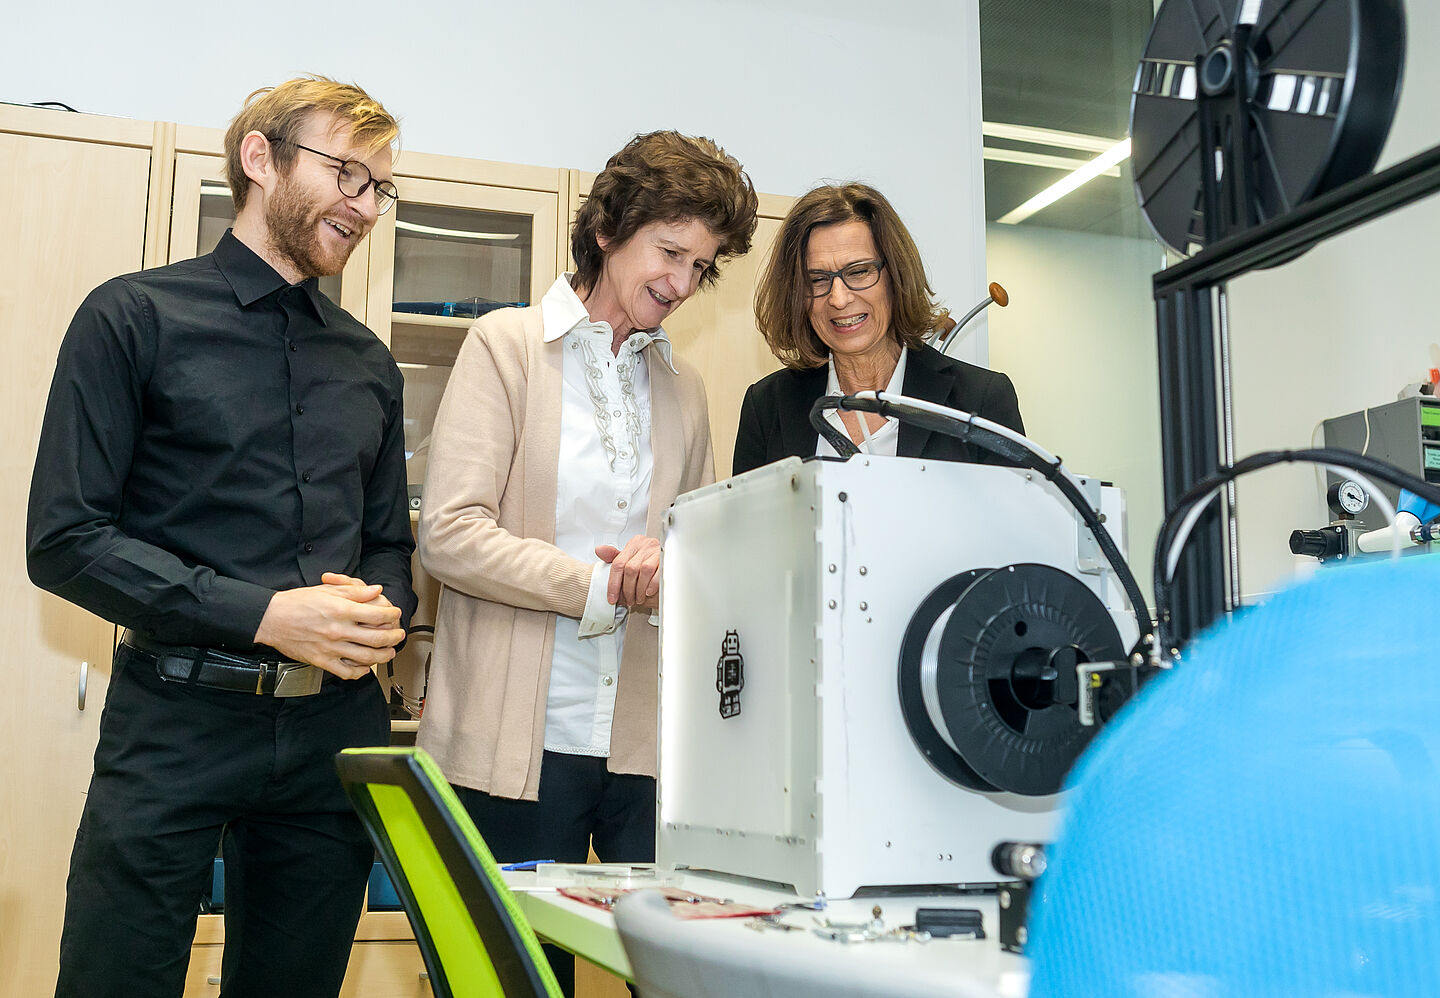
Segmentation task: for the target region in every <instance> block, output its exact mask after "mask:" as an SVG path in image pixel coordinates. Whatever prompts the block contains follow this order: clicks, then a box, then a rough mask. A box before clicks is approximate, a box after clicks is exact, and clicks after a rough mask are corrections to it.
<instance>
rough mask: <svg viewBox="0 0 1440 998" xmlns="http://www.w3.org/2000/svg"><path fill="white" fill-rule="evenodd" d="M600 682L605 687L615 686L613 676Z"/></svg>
mask: <svg viewBox="0 0 1440 998" xmlns="http://www.w3.org/2000/svg"><path fill="white" fill-rule="evenodd" d="M600 681H601V682H602V683H604V684H605V685H606V686H614V685H615V677H614V676H606V677H605V678H604V679H602V680H600Z"/></svg>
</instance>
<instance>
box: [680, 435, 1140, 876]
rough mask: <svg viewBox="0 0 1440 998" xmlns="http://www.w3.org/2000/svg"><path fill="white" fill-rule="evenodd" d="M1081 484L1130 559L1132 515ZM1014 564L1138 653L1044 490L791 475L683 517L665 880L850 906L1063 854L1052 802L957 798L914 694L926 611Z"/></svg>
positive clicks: (866, 459)
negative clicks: (688, 879) (961, 582)
mask: <svg viewBox="0 0 1440 998" xmlns="http://www.w3.org/2000/svg"><path fill="white" fill-rule="evenodd" d="M1081 483H1082V486H1083V487H1084V489H1085V491H1086V493H1087V496H1089V497H1090V498H1091V499H1092V503H1093V505H1094V506H1095V507H1096V508H1098V509H1099V510H1100V511H1101V512H1102V514H1103V515H1104V516H1105V517H1106V523H1107V527H1108V528H1109V529H1110V530H1111V532H1112V534H1113V535H1114V536H1115V538H1116V542H1117V543H1118V544H1120V545H1122V547H1123V544H1124V529H1123V524H1124V498H1123V495H1122V493H1121V492H1120V491H1119V490H1118V489H1115V488H1111V487H1108V486H1107V487H1103V488H1102V487H1101V486H1100V485H1099V483H1098V482H1095V481H1094V480H1086V479H1081ZM1017 563H1038V564H1043V565H1050V566H1054V567H1055V568H1058V569H1060V570H1062V571H1064V572H1067V573H1070V574H1072V575H1074V576H1075V577H1076V578H1079V579H1080V580H1082V581H1083V582H1084V584H1085V585H1086V586H1088V587H1089V588H1090V589H1091V590H1092V591H1093V592H1094V593H1095V594H1096V596H1098V597H1099V598H1100V600H1101V601H1102V602H1103V603H1104V605H1105V607H1106V608H1108V609H1109V610H1110V611H1111V614H1110V615H1111V617H1112V618H1113V619H1114V621H1115V623H1116V626H1117V627H1118V628H1119V630H1120V634H1121V636H1122V637H1123V638H1124V640H1125V641H1126V643H1127V645H1128V644H1129V643H1130V642H1132V641H1133V640H1134V638H1135V636H1136V628H1135V624H1134V622H1133V618H1132V617H1131V616H1130V614H1129V613H1128V611H1124V610H1122V609H1121V608H1123V607H1124V606H1125V601H1124V596H1123V591H1122V589H1121V587H1120V585H1119V583H1118V581H1117V580H1116V578H1115V575H1114V573H1113V571H1111V569H1110V567H1109V566H1108V564H1106V563H1105V562H1104V561H1103V560H1102V558H1101V556H1100V553H1099V549H1098V547H1097V546H1096V544H1095V540H1094V538H1093V536H1092V535H1091V534H1090V532H1089V530H1088V529H1086V528H1085V527H1084V525H1083V524H1082V523H1081V522H1080V521H1079V520H1078V518H1077V516H1076V514H1075V512H1074V510H1073V508H1072V507H1071V506H1070V505H1069V504H1068V503H1067V502H1066V501H1065V500H1064V499H1063V498H1062V497H1061V495H1060V493H1059V491H1058V490H1057V489H1056V488H1055V487H1054V486H1053V485H1051V484H1050V483H1048V482H1046V481H1045V480H1044V479H1043V478H1042V477H1040V476H1038V475H1035V474H1033V473H1030V472H1025V471H1020V470H1015V469H1010V468H999V467H991V466H981V465H969V464H954V463H946V462H938V461H929V462H927V461H923V460H919V459H912V458H893V457H871V456H865V455H860V456H857V457H855V458H853V459H852V460H850V461H845V462H841V461H831V460H807V461H803V462H802V461H801V460H799V459H796V458H789V459H786V460H784V461H780V462H777V463H776V464H772V465H769V466H766V467H764V468H760V469H756V470H755V471H752V472H749V473H748V474H745V475H741V476H738V477H736V478H732V479H729V480H727V481H723V482H718V483H716V484H714V485H711V486H707V487H706V488H703V489H698V490H696V491H694V492H691V493H689V494H687V495H683V496H681V497H680V498H679V499H677V500H676V502H675V505H674V507H673V508H672V509H671V510H670V511H669V512H668V513H667V515H666V535H665V561H664V572H663V585H662V594H661V599H662V609H663V612H662V616H661V634H660V643H661V692H660V779H659V791H658V793H659V807H658V810H657V824H658V860H659V862H660V863H661V864H662V865H673V866H683V867H690V868H698V869H708V870H715V871H720V872H725V873H731V874H738V875H742V876H747V877H753V878H758V879H762V880H767V881H774V882H778V883H782V884H789V885H792V886H793V887H794V889H795V890H796V891H797V892H798V893H799V894H801V895H811V894H814V893H816V892H824V893H825V894H827V895H829V896H831V897H849V896H851V895H852V894H853V893H854V892H855V891H856V889H858V888H860V887H863V886H896V885H909V884H955V883H960V884H979V883H993V882H994V881H995V880H996V879H997V877H996V874H995V873H994V872H993V870H992V869H991V867H990V862H989V857H990V853H991V850H992V848H993V847H994V845H995V844H996V843H997V842H1000V841H1004V840H1019V841H1045V840H1048V839H1050V838H1051V837H1052V829H1053V826H1054V822H1055V818H1056V810H1057V807H1058V804H1059V799H1058V797H1057V796H1054V795H1052V796H1045V797H1026V796H1020V795H1016V794H1010V793H979V792H976V791H973V790H969V789H967V788H964V787H961V786H958V785H957V784H956V783H954V782H952V781H951V780H949V779H947V778H946V777H944V776H942V775H941V774H940V772H938V771H937V769H936V768H934V767H933V766H931V765H930V764H929V762H927V760H926V759H925V757H924V755H923V754H922V753H921V752H920V751H919V749H918V748H917V745H916V743H915V740H914V739H913V738H912V737H911V735H910V732H909V730H908V729H907V727H906V724H905V720H904V718H903V716H902V712H901V709H900V704H899V696H898V693H897V685H898V683H897V675H898V672H897V661H898V656H899V649H900V646H901V642H902V639H903V637H904V635H905V631H906V628H907V627H908V626H909V623H910V620H911V616H912V614H913V613H914V611H915V610H916V608H917V606H919V604H920V603H921V602H922V601H923V600H924V599H925V597H926V596H927V595H928V594H930V592H931V591H932V590H934V589H935V588H936V587H937V586H939V585H940V584H941V583H942V582H944V581H945V580H946V579H948V578H950V577H951V576H953V575H955V574H956V573H958V572H961V571H964V570H967V569H974V568H1000V567H1003V566H1007V565H1011V564H1017ZM727 634H729V635H730V643H729V645H728V646H727V643H726V638H727ZM737 644H738V647H737ZM727 649H728V650H727ZM736 654H738V658H739V659H740V663H741V665H740V668H739V669H738V670H737V669H736V662H735V657H736ZM727 665H728V667H729V673H728V674H727V673H726V668H727ZM740 674H743V685H742V686H739V688H738V689H736V686H737V680H738V679H739V678H740ZM727 696H728V702H729V705H728V706H726V705H725V704H726V698H727ZM737 704H738V707H739V710H738V712H736V711H735V709H734V708H735V707H736V706H737ZM722 709H723V710H724V711H726V712H728V713H729V714H730V716H725V714H724V713H722Z"/></svg>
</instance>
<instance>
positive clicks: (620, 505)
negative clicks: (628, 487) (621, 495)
mask: <svg viewBox="0 0 1440 998" xmlns="http://www.w3.org/2000/svg"><path fill="white" fill-rule="evenodd" d="M629 505H630V504H629V503H628V502H626V501H625V500H624V499H621V500H620V501H619V502H617V503H616V504H615V508H616V509H624V508H625V507H626V506H629Z"/></svg>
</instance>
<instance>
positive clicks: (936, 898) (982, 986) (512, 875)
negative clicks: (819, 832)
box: [505, 872, 1030, 998]
mask: <svg viewBox="0 0 1440 998" xmlns="http://www.w3.org/2000/svg"><path fill="white" fill-rule="evenodd" d="M505 882H506V883H507V884H509V885H510V888H511V890H513V891H514V892H515V896H516V899H517V900H518V902H519V904H520V909H521V911H523V912H524V914H525V917H526V918H527V919H529V921H530V925H531V926H532V927H533V928H534V930H535V932H536V934H537V935H539V936H542V937H543V938H544V939H545V940H546V941H547V942H552V943H554V944H556V945H557V946H560V947H562V948H564V949H566V950H569V951H570V952H572V953H575V954H577V955H579V956H583V957H584V958H585V959H587V960H589V961H590V962H591V963H595V964H598V965H599V966H601V967H604V968H605V969H607V970H609V971H611V972H612V973H615V974H617V975H619V976H621V977H624V978H627V979H629V978H630V977H631V972H630V962H629V961H628V960H627V959H626V957H625V951H624V949H623V948H622V947H621V944H620V934H619V932H618V931H616V928H615V916H614V915H612V914H611V913H610V912H609V911H606V910H604V909H602V908H597V907H595V906H594V905H588V904H581V903H580V902H578V901H572V900H571V899H569V898H566V897H563V896H562V895H560V894H558V893H557V892H556V889H555V887H554V886H545V887H540V886H537V884H536V874H535V873H532V872H507V873H506V874H505ZM557 886H565V885H557ZM575 886H581V885H580V884H576V885H575ZM584 886H593V885H591V884H586V885H584ZM671 886H678V887H680V888H681V889H683V890H685V891H688V892H691V893H694V894H706V895H710V896H713V897H722V898H728V899H732V900H735V901H738V902H741V903H743V904H748V905H754V906H756V907H774V906H776V905H780V904H784V903H787V902H795V901H800V900H803V899H801V898H797V897H796V896H795V895H794V894H793V893H791V892H790V891H788V890H779V889H776V888H774V887H771V886H767V885H765V884H762V883H759V882H757V881H753V880H746V879H744V878H739V877H727V876H723V875H720V874H703V875H702V874H698V873H684V874H683V875H682V877H681V881H680V883H679V884H678V885H673V884H672V885H671ZM876 905H879V906H880V908H881V919H882V920H883V921H884V923H885V926H886V927H887V928H892V927H895V926H899V925H911V924H913V923H914V921H915V909H916V908H917V907H957V908H978V909H979V910H980V913H981V917H982V919H983V920H984V927H985V938H984V939H978V940H977V939H934V940H931V941H930V942H928V943H918V942H891V941H876V942H861V943H841V942H835V941H832V940H828V939H822V938H820V937H819V936H817V935H815V934H814V933H813V932H810V931H808V927H809V926H811V925H813V924H814V923H813V921H812V918H813V917H814V915H813V913H810V912H792V913H790V914H788V915H787V916H786V918H785V920H786V921H787V922H789V923H791V924H795V925H805V926H807V930H806V931H804V932H782V931H777V930H771V929H767V930H765V931H763V932H757V931H755V930H754V929H751V928H747V927H746V926H745V924H744V923H745V922H746V921H747V920H746V919H744V918H720V919H706V920H702V921H699V922H696V923H695V924H696V925H697V926H702V928H698V929H697V931H703V932H706V933H711V932H713V933H739V934H740V935H742V936H743V937H744V938H745V940H746V945H747V946H756V947H761V946H775V947H785V948H786V949H787V951H788V952H799V951H800V948H802V947H805V948H810V949H812V950H814V951H816V952H819V953H823V954H824V956H825V957H826V958H827V959H837V960H854V961H866V962H868V963H870V964H871V965H873V966H880V967H887V968H888V967H893V968H894V972H895V975H896V979H897V980H907V981H925V980H933V981H936V982H940V983H942V984H943V985H944V986H946V987H948V988H949V989H950V991H951V993H953V994H955V995H956V996H957V998H1022V996H1023V995H1024V994H1025V993H1026V990H1027V988H1028V985H1029V980H1030V972H1029V966H1028V964H1027V962H1026V961H1025V959H1024V958H1023V957H1020V956H1016V955H1015V954H1013V953H1006V952H1005V951H1003V950H1001V949H1000V944H999V941H998V939H997V936H998V933H999V921H998V919H999V910H998V907H997V905H996V902H995V897H994V895H963V896H962V895H955V894H946V895H927V896H917V895H906V896H900V895H891V896H882V897H863V898H859V899H854V900H847V901H831V902H830V904H829V907H828V908H827V909H826V910H825V911H824V912H823V913H820V914H821V915H822V917H828V918H829V919H831V920H833V921H836V922H860V921H864V920H867V919H869V918H870V915H871V909H872V908H873V907H874V906H876Z"/></svg>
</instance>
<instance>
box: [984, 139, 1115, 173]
mask: <svg viewBox="0 0 1440 998" xmlns="http://www.w3.org/2000/svg"><path fill="white" fill-rule="evenodd" d="M1106 148H1107V149H1108V148H1109V146H1107V147H1106ZM980 156H981V157H982V158H983V159H988V160H990V161H991V162H992V163H1018V164H1020V165H1021V166H1041V167H1044V168H1046V169H1047V170H1078V169H1080V168H1081V167H1082V166H1084V165H1085V164H1086V163H1088V162H1089V160H1085V159H1075V158H1074V157H1072V156H1050V155H1047V154H1045V153H1040V152H1026V151H1025V150H1023V149H997V148H995V147H994V146H981V147H980ZM1105 175H1106V176H1107V177H1118V176H1120V168H1119V167H1115V166H1112V167H1111V168H1110V169H1108V170H1106V171H1105Z"/></svg>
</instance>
